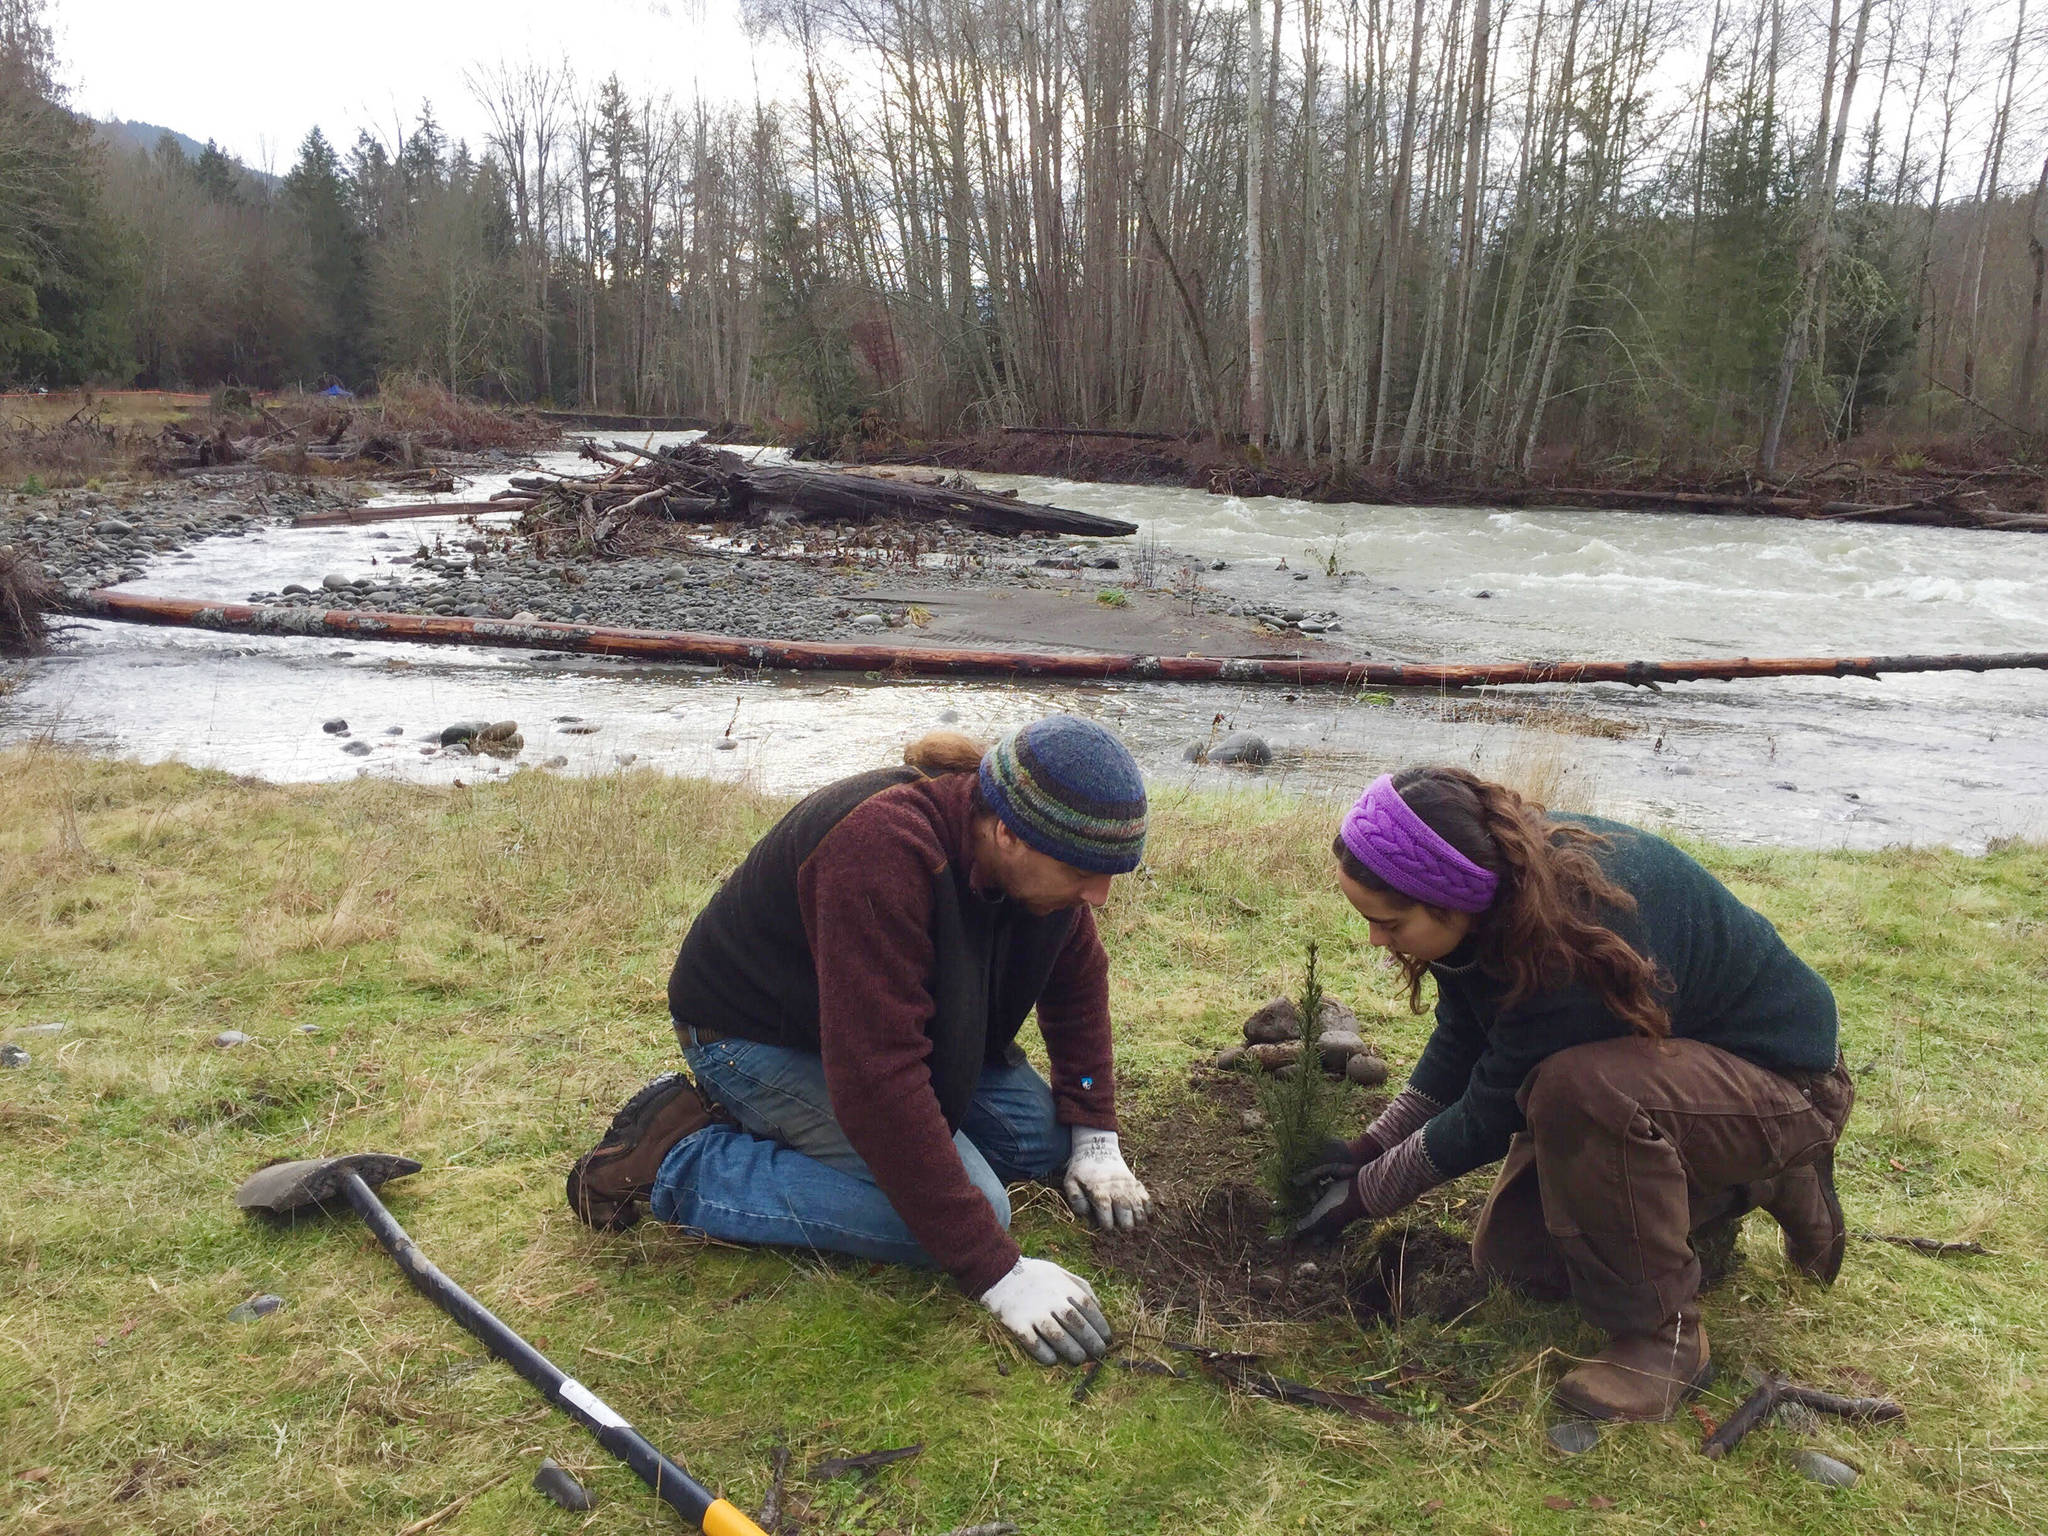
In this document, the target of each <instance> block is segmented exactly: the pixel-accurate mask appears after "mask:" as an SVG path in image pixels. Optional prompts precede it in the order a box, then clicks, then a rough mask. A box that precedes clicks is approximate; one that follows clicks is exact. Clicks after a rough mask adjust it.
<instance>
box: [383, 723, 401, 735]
mask: <svg viewBox="0 0 2048 1536" xmlns="http://www.w3.org/2000/svg"><path fill="white" fill-rule="evenodd" d="M384 734H385V735H386V736H403V735H404V734H405V727H404V726H402V725H387V726H385V727H384Z"/></svg>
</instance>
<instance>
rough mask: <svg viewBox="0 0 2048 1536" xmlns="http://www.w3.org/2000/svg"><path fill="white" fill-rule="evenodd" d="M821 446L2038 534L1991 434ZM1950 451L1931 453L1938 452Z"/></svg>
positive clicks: (1218, 486)
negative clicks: (1537, 463)
mask: <svg viewBox="0 0 2048 1536" xmlns="http://www.w3.org/2000/svg"><path fill="white" fill-rule="evenodd" d="M828 449H829V451H830V452H832V453H833V454H834V455H835V456H836V457H840V458H843V459H844V460H845V461H846V462H848V463H860V464H931V465H937V466H940V467H943V468H946V469H958V470H981V471H984V472H989V473H999V474H1012V475H1047V476H1055V477H1058V478H1060V479H1064V480H1080V481H1111V482H1119V483H1123V484H1127V485H1170V486H1181V487H1185V488H1187V489H1190V490H1200V491H1207V492H1208V493H1210V494H1211V495H1216V496H1239V497H1244V496H1284V497H1288V498H1290V499H1292V500H1296V501H1310V502H1368V503H1373V504H1376V505H1381V506H1459V507H1528V508H1555V507H1588V508H1612V509H1616V510H1630V511H1647V512H1665V513H1690V514H1701V513H1706V514H1715V515H1727V516H1731V517H1771V518H1788V519H1796V520H1810V519H1820V520H1826V521H1834V522H1875V523H1894V524H1898V523H1906V524H1916V525H1924V526H1930V527H1944V528H1986V529H2002V530H2006V531H2011V532H2034V533H2040V532H2048V469H2043V468H2042V467H2040V466H2039V465H2038V464H2020V463H2015V462H2013V460H2012V457H2011V455H2009V454H2006V453H2003V452H2001V451H1999V449H1998V448H1997V447H1996V445H1991V444H1984V443H1976V442H1972V443H1969V444H1964V445H1957V444H1950V443H1943V444H1941V445H1939V446H1938V447H1931V448H1930V450H1929V451H1928V452H1919V451H1909V450H1894V451H1891V452H1889V453H1886V454H1882V455H1873V456H1871V457H1869V458H1867V459H1864V460H1860V461H1859V460H1855V459H1848V458H1842V457H1839V456H1831V458H1830V459H1829V460H1827V461H1824V462H1816V463H1813V464H1811V465H1808V466H1805V467H1804V468H1801V467H1799V466H1787V469H1786V471H1785V472H1784V473H1783V474H1782V475H1780V476H1778V477H1777V478H1776V479H1773V480H1766V479H1761V478H1758V477H1756V476H1753V475H1751V474H1749V473H1747V472H1740V471H1738V472H1729V471H1728V470H1726V469H1725V468H1716V469H1712V470H1704V469H1692V468H1686V467H1672V468H1666V467H1665V466H1663V465H1657V464H1652V465H1642V464H1632V463H1623V464H1617V465H1605V466H1600V467H1596V468H1583V467H1578V466H1572V467H1568V468H1558V469H1554V470H1546V471H1543V472H1540V473H1538V474H1537V475H1534V476H1531V477H1526V478H1525V477H1522V476H1519V475H1514V476H1503V477H1500V478H1499V479H1495V480H1486V481H1479V480H1475V479H1473V478H1472V477H1455V476H1450V477H1443V476H1431V475H1422V476H1414V477H1410V478H1406V479H1403V478H1399V477H1396V476H1395V475H1393V474H1392V473H1390V472H1382V471H1373V470H1370V469H1365V468H1358V467H1340V466H1336V465H1333V464H1331V463H1330V462H1329V461H1327V460H1315V459H1305V458H1301V457H1299V456H1295V455H1288V454H1281V453H1273V454H1270V455H1269V454H1261V453H1256V452H1254V451H1252V450H1249V449H1247V448H1246V447H1244V446H1243V445H1241V444H1222V445H1218V444H1214V443H1211V442H1209V441H1208V440H1206V439H1202V438H1180V437H1172V436H1168V435H1165V434H1144V433H1114V432H1108V433H1100V434H1096V433H1062V432H1058V431H1050V430H1048V431H1039V430H1036V429H1032V430H1025V429H1011V430H1005V431H995V432H984V433H979V434H976V435H973V436H968V437H935V438H919V437H916V436H910V435H905V434H902V433H897V432H883V433H879V434H876V435H873V436H868V437H856V438H849V439H846V440H844V441H842V442H837V443H834V444H831V445H825V444H820V443H817V442H815V441H810V440H803V439H800V440H799V442H798V444H797V445H796V451H799V452H812V451H827V450H828ZM1944 459H1945V460H1948V461H1950V462H1942V460H1944Z"/></svg>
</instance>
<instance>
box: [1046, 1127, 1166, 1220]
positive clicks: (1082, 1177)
mask: <svg viewBox="0 0 2048 1536" xmlns="http://www.w3.org/2000/svg"><path fill="white" fill-rule="evenodd" d="M1061 1187H1062V1188H1063V1189H1065V1191H1066V1195H1067V1204H1068V1206H1069V1207H1071V1208H1072V1210H1073V1212H1074V1214H1075V1215H1076V1216H1078V1217H1080V1218H1081V1219H1082V1220H1083V1221H1086V1220H1087V1219H1088V1218H1089V1217H1090V1216H1093V1217H1094V1218H1095V1224H1096V1225H1097V1226H1099V1227H1100V1228H1102V1230H1103V1231H1105V1232H1108V1231H1110V1230H1111V1229H1113V1228H1116V1227H1121V1228H1123V1229H1124V1230H1125V1231H1129V1230H1130V1229H1131V1228H1132V1227H1135V1226H1136V1225H1137V1224H1138V1223H1139V1222H1141V1221H1143V1220H1144V1219H1145V1218H1146V1217H1147V1216H1149V1215H1150V1214H1151V1213H1152V1197H1151V1196H1150V1195H1148V1194H1146V1193H1145V1186H1144V1185H1143V1184H1140V1183H1139V1182H1138V1176H1137V1175H1136V1174H1135V1173H1133V1172H1131V1170H1130V1165H1129V1164H1127V1163H1126V1162H1125V1161H1124V1155H1123V1153H1122V1152H1121V1151H1120V1150H1118V1148H1117V1144H1116V1132H1115V1131H1096V1130H1090V1129H1088V1128H1087V1127H1085V1126H1076V1127H1074V1150H1073V1153H1072V1154H1071V1155H1070V1156H1069V1157H1068V1158H1067V1177H1066V1182H1065V1183H1064V1184H1063V1185H1062V1186H1061Z"/></svg>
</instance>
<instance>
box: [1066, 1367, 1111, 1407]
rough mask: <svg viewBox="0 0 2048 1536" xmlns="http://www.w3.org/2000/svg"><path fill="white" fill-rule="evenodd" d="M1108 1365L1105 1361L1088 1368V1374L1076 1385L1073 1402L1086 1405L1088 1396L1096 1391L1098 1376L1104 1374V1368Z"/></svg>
mask: <svg viewBox="0 0 2048 1536" xmlns="http://www.w3.org/2000/svg"><path fill="white" fill-rule="evenodd" d="M1106 1364H1108V1362H1107V1361H1105V1360H1097V1361H1096V1362H1095V1363H1094V1364H1093V1365H1091V1366H1089V1367H1088V1370H1087V1372H1086V1374H1084V1375H1083V1376H1082V1377H1081V1379H1080V1380H1079V1381H1077V1382H1075V1383H1074V1399H1073V1400H1074V1402H1075V1403H1077V1404H1078V1403H1085V1402H1087V1401H1088V1394H1089V1393H1090V1392H1093V1391H1094V1390H1095V1380H1096V1378H1097V1377H1098V1376H1100V1375H1101V1374H1102V1368H1103V1366H1104V1365H1106Z"/></svg>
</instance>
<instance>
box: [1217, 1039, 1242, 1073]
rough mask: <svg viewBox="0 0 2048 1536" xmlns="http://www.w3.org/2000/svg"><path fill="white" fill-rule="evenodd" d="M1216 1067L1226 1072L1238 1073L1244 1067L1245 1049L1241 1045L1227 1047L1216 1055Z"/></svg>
mask: <svg viewBox="0 0 2048 1536" xmlns="http://www.w3.org/2000/svg"><path fill="white" fill-rule="evenodd" d="M1215 1065H1216V1066H1217V1068H1218V1069H1219V1070H1221V1071H1224V1072H1234V1071H1236V1070H1237V1069H1238V1068H1239V1067H1241V1066H1243V1065H1244V1047H1243V1046H1241V1045H1226V1046H1225V1047H1224V1048H1223V1049H1222V1050H1220V1051H1218V1052H1217V1053H1216V1058H1215Z"/></svg>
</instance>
